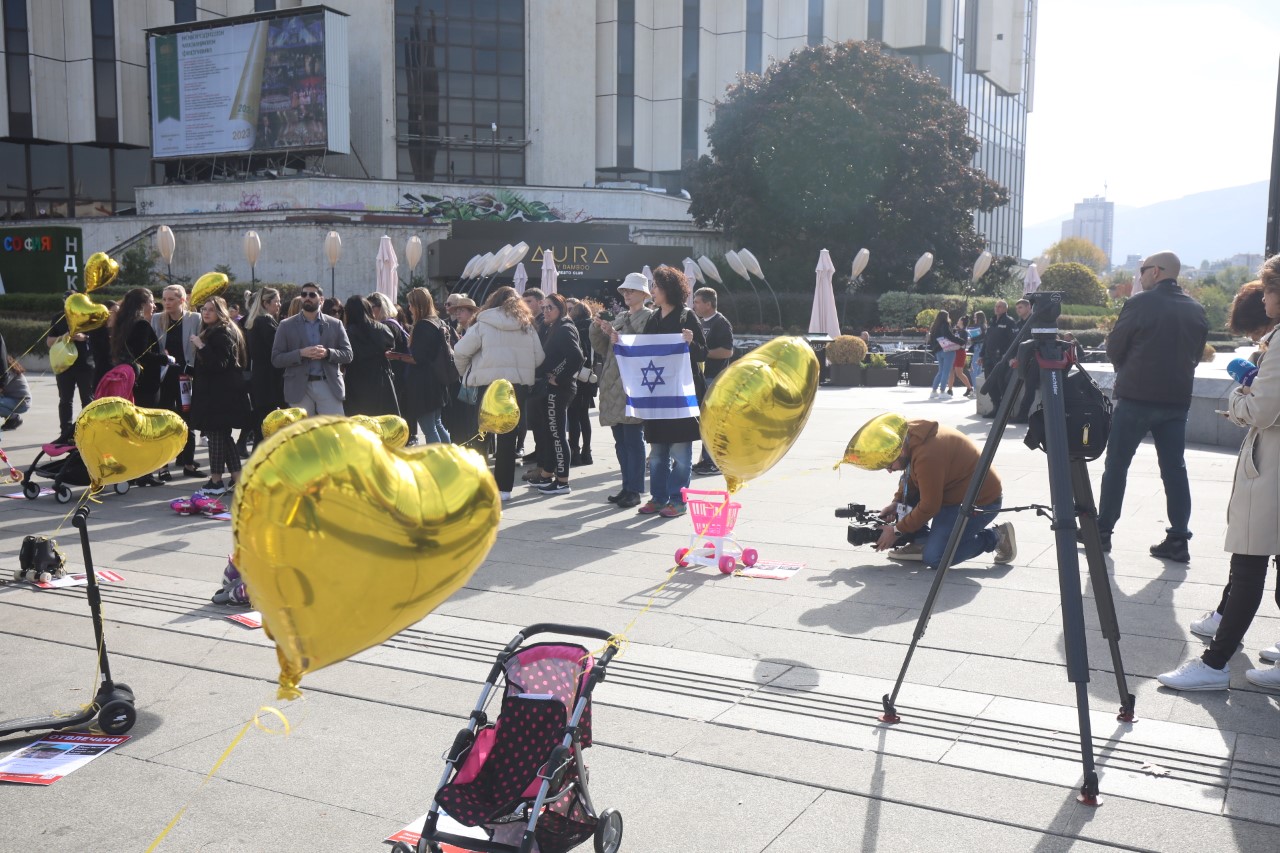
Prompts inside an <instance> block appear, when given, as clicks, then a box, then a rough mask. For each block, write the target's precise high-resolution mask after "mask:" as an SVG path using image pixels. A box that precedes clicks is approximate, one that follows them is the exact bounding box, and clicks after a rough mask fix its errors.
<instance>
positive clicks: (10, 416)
mask: <svg viewBox="0 0 1280 853" xmlns="http://www.w3.org/2000/svg"><path fill="white" fill-rule="evenodd" d="M59 319H61V318H59ZM57 323H58V321H57V320H54V321H53V324H51V325H50V326H49V328H47V329H45V330H44V332H43V333H41V335H40V336H39V337H37V338H36V339H35V341H34V342H33V343H32V344H31V346H29V347H27V348H26V350H25V351H24V352H23V353H22V354H21V355H19V356H18V357H17V358H13V356H10V358H13V360H14V361H15V362H21V361H22V359H23V358H24V357H26V356H28V355H31V351H32V350H34V349H35V348H36V347H38V346H40V342H41V341H43V340H46V339H47V338H48V337H49V333H50V332H52V331H53V327H54V326H55V325H57ZM0 367H3V368H4V375H5V381H6V382H7V381H8V378H9V371H11V370H12V369H13V368H11V367H10V366H9V365H7V364H4V365H0ZM30 399H31V396H30V395H27V396H26V397H23V398H22V399H21V400H19V401H18V405H16V406H14V409H19V408H21V407H22V404H23V403H25V402H27V401H29V400H30ZM17 416H18V413H17V412H16V411H13V412H10V413H9V414H7V415H5V418H4V420H3V421H0V425H3V424H7V423H9V421H10V420H11V419H13V418H16V417H17Z"/></svg>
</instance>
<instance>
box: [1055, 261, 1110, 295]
mask: <svg viewBox="0 0 1280 853" xmlns="http://www.w3.org/2000/svg"><path fill="white" fill-rule="evenodd" d="M1040 289H1041V290H1047V291H1052V290H1057V291H1061V292H1062V294H1063V301H1064V302H1065V301H1068V300H1069V301H1071V302H1072V303H1078V304H1081V305H1106V304H1107V289H1106V288H1105V287H1103V286H1102V282H1101V281H1099V280H1098V276H1097V275H1095V274H1094V272H1093V270H1091V269H1089V268H1088V267H1086V266H1085V265H1084V264H1077V263H1068V264H1053V265H1052V266H1050V267H1048V268H1046V269H1045V271H1044V274H1043V275H1041V277H1040Z"/></svg>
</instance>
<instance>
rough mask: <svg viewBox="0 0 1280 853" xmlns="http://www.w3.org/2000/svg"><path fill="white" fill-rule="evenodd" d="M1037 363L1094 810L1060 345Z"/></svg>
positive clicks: (1070, 653) (1066, 637)
mask: <svg viewBox="0 0 1280 853" xmlns="http://www.w3.org/2000/svg"><path fill="white" fill-rule="evenodd" d="M1038 357H1039V358H1040V393H1041V396H1042V398H1043V401H1042V406H1043V409H1044V433H1045V451H1046V453H1047V454H1048V456H1049V493H1050V496H1051V498H1052V500H1051V503H1052V504H1053V531H1054V538H1055V540H1056V543H1057V548H1058V593H1059V595H1060V596H1061V601H1062V637H1063V644H1064V646H1065V647H1066V653H1067V680H1068V681H1070V682H1071V683H1073V684H1075V686H1076V716H1077V718H1078V720H1079V723H1080V759H1081V763H1082V765H1083V768H1084V785H1083V786H1082V787H1081V789H1080V797H1079V799H1080V802H1082V803H1085V804H1086V805H1097V804H1098V773H1097V771H1096V769H1095V768H1094V762H1093V732H1092V727H1091V725H1090V722H1089V647H1088V644H1087V642H1086V640H1085V633H1084V593H1083V591H1082V590H1081V588H1080V557H1079V554H1078V553H1077V552H1076V519H1075V515H1076V503H1075V497H1074V496H1073V494H1072V479H1071V460H1070V458H1069V456H1068V453H1067V416H1066V406H1065V403H1064V402H1063V399H1062V387H1063V383H1064V377H1065V370H1064V368H1065V367H1066V359H1065V357H1063V356H1062V350H1061V345H1059V344H1057V343H1056V342H1054V343H1046V344H1042V345H1041V353H1040V355H1039V356H1038ZM1095 535H1096V528H1095ZM1099 550H1101V548H1099Z"/></svg>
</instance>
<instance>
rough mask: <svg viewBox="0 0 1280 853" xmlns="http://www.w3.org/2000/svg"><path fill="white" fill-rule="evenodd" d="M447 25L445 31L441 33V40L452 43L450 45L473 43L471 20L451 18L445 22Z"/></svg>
mask: <svg viewBox="0 0 1280 853" xmlns="http://www.w3.org/2000/svg"><path fill="white" fill-rule="evenodd" d="M445 27H446V30H445V32H443V33H441V41H443V42H444V43H445V44H450V45H454V44H459V45H470V44H472V35H471V22H470V21H457V20H454V19H452V18H450V19H449V20H448V21H447V22H446V23H445Z"/></svg>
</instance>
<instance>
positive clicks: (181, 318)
mask: <svg viewBox="0 0 1280 853" xmlns="http://www.w3.org/2000/svg"><path fill="white" fill-rule="evenodd" d="M185 319H187V318H186V317H185V316H182V317H179V318H178V319H177V320H174V321H173V322H172V323H170V324H169V325H168V326H166V327H165V330H164V335H163V336H162V337H166V338H167V337H169V333H170V332H172V331H173V327H174V326H176V325H178V324H179V323H181V322H182V321H183V320H185ZM159 343H160V337H157V338H156V339H155V340H154V341H152V342H151V343H149V344H147V348H146V349H144V350H143V351H142V352H140V353H138V357H137V358H135V359H134V360H133V361H132V362H131V363H132V365H133V367H135V368H136V367H137V366H138V362H140V361H142V357H143V356H144V355H146V354H147V353H149V352H151V348H152V347H153V346H156V345H157V344H159ZM137 372H138V373H141V372H142V371H141V370H139V371H137Z"/></svg>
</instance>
